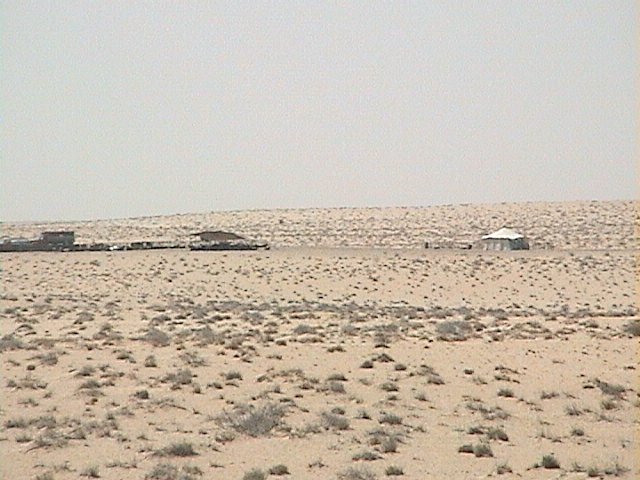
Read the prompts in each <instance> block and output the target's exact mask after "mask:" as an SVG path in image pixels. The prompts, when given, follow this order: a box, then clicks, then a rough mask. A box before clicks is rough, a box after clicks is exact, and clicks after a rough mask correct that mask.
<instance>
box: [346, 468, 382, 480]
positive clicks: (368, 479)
mask: <svg viewBox="0 0 640 480" xmlns="http://www.w3.org/2000/svg"><path fill="white" fill-rule="evenodd" d="M338 479H339V480H375V479H376V474H375V473H373V472H372V471H371V470H370V469H369V468H367V467H365V466H362V467H349V468H347V469H346V470H344V471H342V472H340V473H338Z"/></svg>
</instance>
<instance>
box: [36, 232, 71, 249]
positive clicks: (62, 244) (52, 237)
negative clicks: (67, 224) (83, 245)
mask: <svg viewBox="0 0 640 480" xmlns="http://www.w3.org/2000/svg"><path fill="white" fill-rule="evenodd" d="M75 241H76V236H75V233H74V232H69V231H60V232H42V235H41V236H40V242H42V243H43V244H45V245H50V246H52V247H57V248H71V247H73V244H74V243H75Z"/></svg>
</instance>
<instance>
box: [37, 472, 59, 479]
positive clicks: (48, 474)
mask: <svg viewBox="0 0 640 480" xmlns="http://www.w3.org/2000/svg"><path fill="white" fill-rule="evenodd" d="M35 480H54V476H53V473H51V472H45V473H41V474H40V475H36V476H35Z"/></svg>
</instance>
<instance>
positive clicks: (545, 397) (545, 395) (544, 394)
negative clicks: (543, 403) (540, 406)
mask: <svg viewBox="0 0 640 480" xmlns="http://www.w3.org/2000/svg"><path fill="white" fill-rule="evenodd" d="M559 395H560V394H559V393H558V392H546V391H544V390H543V391H542V393H540V400H548V399H550V398H556V397H558V396H559Z"/></svg>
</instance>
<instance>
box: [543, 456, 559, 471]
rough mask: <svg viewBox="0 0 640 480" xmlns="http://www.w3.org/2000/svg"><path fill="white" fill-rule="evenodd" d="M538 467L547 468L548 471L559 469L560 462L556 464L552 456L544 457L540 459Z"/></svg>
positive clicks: (556, 461)
mask: <svg viewBox="0 0 640 480" xmlns="http://www.w3.org/2000/svg"><path fill="white" fill-rule="evenodd" d="M540 465H541V466H542V467H543V468H548V469H555V468H560V462H558V460H557V459H556V457H554V456H553V455H544V456H543V457H542V461H541V462H540Z"/></svg>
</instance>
